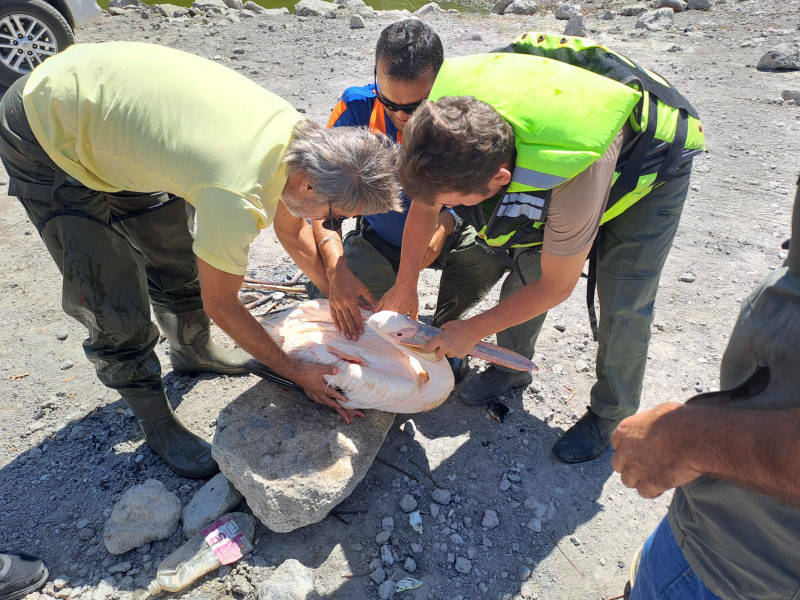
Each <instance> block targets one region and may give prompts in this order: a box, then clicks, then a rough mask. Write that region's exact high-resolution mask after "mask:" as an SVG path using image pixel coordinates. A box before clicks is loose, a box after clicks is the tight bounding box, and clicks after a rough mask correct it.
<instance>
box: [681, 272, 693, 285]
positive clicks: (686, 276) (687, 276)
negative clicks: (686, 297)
mask: <svg viewBox="0 0 800 600" xmlns="http://www.w3.org/2000/svg"><path fill="white" fill-rule="evenodd" d="M678 281H683V282H684V283H694V282H695V281H697V276H696V275H695V274H694V273H690V272H688V271H687V272H686V273H683V274H682V275H681V276H680V277H678Z"/></svg>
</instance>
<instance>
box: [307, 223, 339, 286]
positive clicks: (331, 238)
mask: <svg viewBox="0 0 800 600" xmlns="http://www.w3.org/2000/svg"><path fill="white" fill-rule="evenodd" d="M311 229H312V231H313V232H314V242H315V243H316V245H317V250H318V251H319V256H320V259H321V260H322V264H323V266H324V268H325V273H326V276H327V277H328V278H330V277H331V276H332V275H333V274H334V273H335V272H336V269H337V268H338V267H342V266H347V261H346V259H345V257H344V244H343V242H342V230H341V229H337V230H336V231H331V230H329V229H325V228H324V227H323V226H322V221H311ZM326 238H327V241H326Z"/></svg>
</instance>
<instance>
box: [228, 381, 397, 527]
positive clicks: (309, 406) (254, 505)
mask: <svg viewBox="0 0 800 600" xmlns="http://www.w3.org/2000/svg"><path fill="white" fill-rule="evenodd" d="M364 414H365V415H366V419H360V418H356V419H355V420H354V421H353V423H352V424H351V425H349V426H348V425H346V424H345V422H344V420H342V418H341V417H340V416H339V415H337V414H336V413H335V412H333V411H332V410H330V409H329V408H326V407H324V406H320V405H318V404H314V403H313V402H311V401H310V400H308V398H305V397H304V396H303V395H302V394H301V393H299V392H296V391H293V390H288V389H286V388H283V387H280V386H277V385H274V384H270V383H267V382H263V383H260V384H259V385H257V386H256V387H254V388H252V389H251V390H249V391H248V392H246V393H244V394H243V395H241V396H240V397H239V398H237V399H236V400H234V401H233V402H231V403H230V404H229V405H228V406H227V407H225V408H224V409H223V410H222V412H221V413H220V415H219V417H218V419H217V430H216V433H215V435H214V442H213V445H212V453H213V456H214V458H215V459H216V461H217V463H218V464H219V468H220V471H221V472H222V473H223V474H224V475H225V477H227V478H228V480H229V481H230V482H231V483H232V484H233V485H234V486H235V487H236V489H237V490H239V491H240V492H241V493H242V495H244V497H245V498H246V499H247V504H248V505H249V506H250V508H251V509H252V511H253V514H254V515H255V516H256V517H258V518H259V519H261V522H262V523H264V524H265V525H266V526H267V527H269V528H270V529H271V530H272V531H276V532H278V533H285V532H288V531H292V530H294V529H297V528H298V527H303V526H305V525H310V524H312V523H317V522H319V521H321V520H322V519H324V518H325V517H326V516H327V515H328V513H329V512H330V511H331V510H332V509H333V508H334V507H335V506H336V505H337V504H339V503H340V502H341V501H342V500H344V499H345V498H347V496H349V495H350V494H351V493H352V491H353V490H354V489H355V487H356V485H358V483H359V482H360V481H361V480H362V479H363V477H364V475H366V473H367V470H369V467H370V465H372V462H373V460H374V459H375V456H376V455H377V454H378V450H380V447H381V444H383V440H384V438H385V437H386V434H387V433H388V432H389V429H390V428H391V426H392V423H393V422H394V414H391V413H384V412H379V411H364Z"/></svg>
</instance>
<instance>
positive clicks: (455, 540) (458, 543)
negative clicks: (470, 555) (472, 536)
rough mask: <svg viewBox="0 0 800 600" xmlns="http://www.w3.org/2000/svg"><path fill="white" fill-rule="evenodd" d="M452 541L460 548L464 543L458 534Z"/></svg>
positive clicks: (453, 536) (452, 536) (455, 534)
mask: <svg viewBox="0 0 800 600" xmlns="http://www.w3.org/2000/svg"><path fill="white" fill-rule="evenodd" d="M450 541H451V542H453V543H454V544H455V545H456V546H460V545H461V544H463V543H464V538H462V537H461V536H460V535H458V534H457V533H454V534H453V535H451V536H450Z"/></svg>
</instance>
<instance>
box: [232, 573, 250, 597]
mask: <svg viewBox="0 0 800 600" xmlns="http://www.w3.org/2000/svg"><path fill="white" fill-rule="evenodd" d="M231 591H232V592H233V593H234V594H239V595H241V596H246V595H247V594H249V593H250V592H252V591H253V586H251V585H250V582H249V581H247V579H245V578H244V576H243V575H234V576H233V583H232V584H231Z"/></svg>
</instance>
